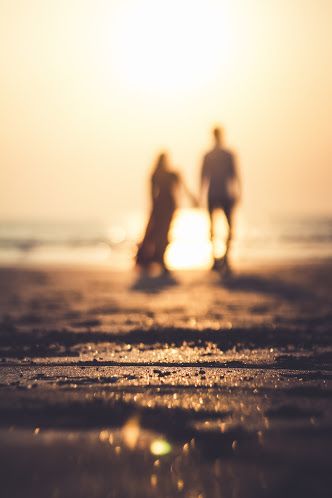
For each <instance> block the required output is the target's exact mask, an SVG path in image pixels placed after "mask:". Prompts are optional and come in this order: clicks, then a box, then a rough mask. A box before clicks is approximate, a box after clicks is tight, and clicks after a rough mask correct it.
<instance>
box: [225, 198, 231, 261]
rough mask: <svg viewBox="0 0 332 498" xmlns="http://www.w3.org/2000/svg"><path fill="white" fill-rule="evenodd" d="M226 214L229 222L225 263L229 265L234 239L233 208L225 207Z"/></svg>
mask: <svg viewBox="0 0 332 498" xmlns="http://www.w3.org/2000/svg"><path fill="white" fill-rule="evenodd" d="M224 213H225V218H226V222H227V237H226V241H225V245H226V248H225V255H224V260H225V263H226V264H228V253H229V250H230V246H231V242H232V238H233V206H226V207H224Z"/></svg>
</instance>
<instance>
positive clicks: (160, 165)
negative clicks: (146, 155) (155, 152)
mask: <svg viewBox="0 0 332 498" xmlns="http://www.w3.org/2000/svg"><path fill="white" fill-rule="evenodd" d="M167 165H168V161H167V154H166V153H165V152H162V153H161V154H160V155H159V156H158V158H157V161H156V164H155V167H154V171H155V172H156V171H160V170H162V169H167Z"/></svg>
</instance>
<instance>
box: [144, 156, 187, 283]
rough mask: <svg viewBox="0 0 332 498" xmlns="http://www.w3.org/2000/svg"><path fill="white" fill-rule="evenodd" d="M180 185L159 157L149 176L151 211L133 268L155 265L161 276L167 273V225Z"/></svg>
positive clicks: (165, 162) (175, 174)
mask: <svg viewBox="0 0 332 498" xmlns="http://www.w3.org/2000/svg"><path fill="white" fill-rule="evenodd" d="M181 184H182V185H183V182H182V180H181V178H180V175H179V174H178V173H176V172H175V171H172V170H171V169H170V166H169V163H168V158H167V155H166V154H165V153H163V154H160V156H159V157H158V159H157V162H156V165H155V167H154V170H153V173H152V176H151V197H152V210H151V214H150V218H149V221H148V224H147V227H146V230H145V235H144V237H143V240H142V242H141V243H140V245H139V247H138V251H137V254H136V264H137V265H138V266H139V267H141V268H148V267H149V266H150V265H151V264H153V263H157V264H159V265H160V266H161V268H162V270H163V272H165V273H167V272H168V269H167V266H166V264H165V251H166V248H167V245H168V242H169V239H168V234H169V229H170V225H171V222H172V219H173V216H174V213H175V210H176V207H177V202H176V194H177V190H178V187H179V186H180V185H181ZM183 186H184V185H183ZM186 191H187V189H186ZM187 193H188V195H191V194H190V193H189V192H188V191H187Z"/></svg>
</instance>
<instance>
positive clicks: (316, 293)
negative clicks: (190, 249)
mask: <svg viewBox="0 0 332 498" xmlns="http://www.w3.org/2000/svg"><path fill="white" fill-rule="evenodd" d="M331 282H332V262H331V260H324V261H320V262H307V263H305V262H303V263H301V264H294V263H292V264H291V263H288V264H287V263H283V264H269V265H268V266H267V265H262V266H258V265H257V266H255V267H253V268H250V269H249V268H248V267H247V268H245V269H244V268H242V269H237V270H236V271H235V272H234V275H233V276H232V277H230V278H228V279H226V280H225V279H221V278H220V276H219V275H217V274H215V273H212V272H205V271H200V272H179V273H175V274H174V276H172V277H163V278H155V279H152V278H147V277H139V275H137V274H135V273H134V272H111V271H109V270H107V269H101V268H97V269H94V268H85V269H78V268H77V269H75V270H72V269H68V268H67V269H66V268H58V269H56V268H45V267H40V268H37V267H34V268H21V269H19V268H16V269H15V268H2V269H1V270H0V348H1V358H2V360H1V364H0V369H1V370H0V371H1V386H0V412H1V428H0V431H1V440H2V444H1V448H0V458H1V471H2V472H1V473H2V478H1V482H2V484H1V487H2V490H1V496H3V497H4V498H16V497H20V498H21V497H22V496H25V497H26V498H29V497H41V498H46V497H54V498H56V497H65V498H72V497H74V496H77V497H84V498H85V497H87V498H99V497H100V498H101V497H103V498H106V497H124V498H129V497H142V498H143V497H177V496H179V497H188V498H191V497H196V498H198V497H200V498H202V497H204V498H217V497H221V498H228V497H232V498H244V497H245V498H247V497H248V498H249V497H250V498H251V497H252V498H259V497H275V498H279V497H288V496H289V497H293V498H294V497H301V498H303V497H312V496H315V497H317V498H323V497H326V498H327V497H329V496H331V494H330V493H331V486H332V478H331V475H332V472H331V471H332V468H331V461H332V458H331V457H332V452H331V447H332V445H331V441H332V425H331V420H332V419H331V414H332V401H331V399H332V385H331V369H332V341H331V332H330V329H331V323H332V309H331V294H330V292H331Z"/></svg>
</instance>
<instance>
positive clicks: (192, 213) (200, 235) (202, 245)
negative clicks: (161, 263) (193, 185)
mask: <svg viewBox="0 0 332 498" xmlns="http://www.w3.org/2000/svg"><path fill="white" fill-rule="evenodd" d="M170 239H171V243H170V245H169V247H168V249H167V251H166V263H167V266H168V267H169V268H170V269H171V270H179V269H189V268H196V269H206V268H209V266H210V265H211V264H212V251H211V243H210V240H209V219H208V215H207V213H205V212H204V211H203V210H200V209H181V210H179V211H178V212H177V213H176V216H175V219H174V222H173V223H172V226H171V234H170Z"/></svg>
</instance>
